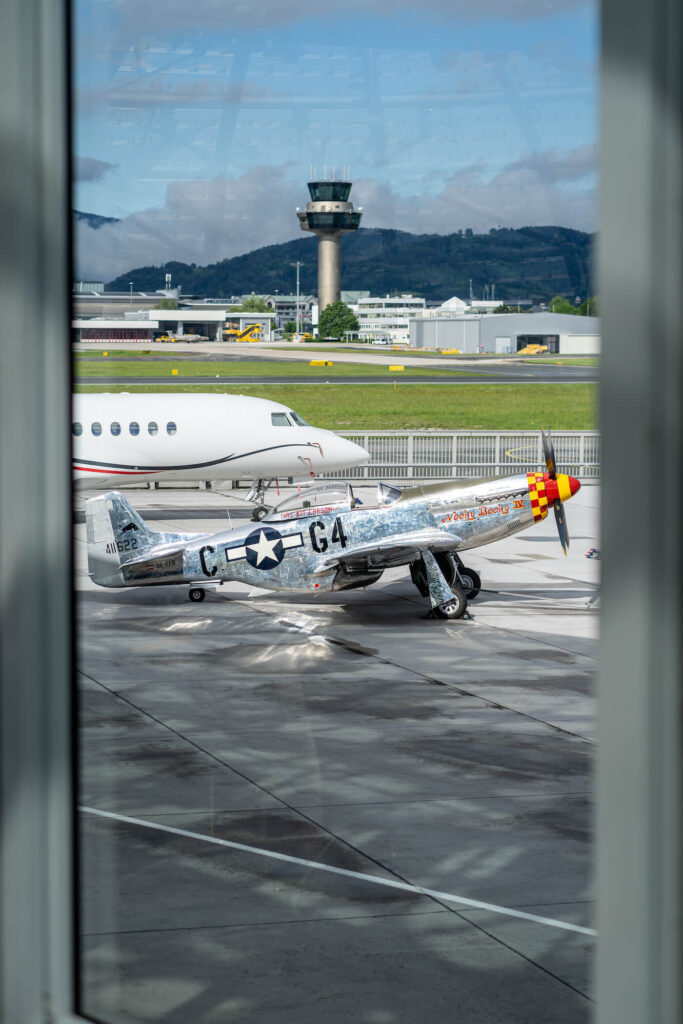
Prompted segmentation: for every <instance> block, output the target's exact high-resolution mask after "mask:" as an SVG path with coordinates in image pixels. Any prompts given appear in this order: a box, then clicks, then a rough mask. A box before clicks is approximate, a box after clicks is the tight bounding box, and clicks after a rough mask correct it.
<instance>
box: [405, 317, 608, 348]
mask: <svg viewBox="0 0 683 1024" xmlns="http://www.w3.org/2000/svg"><path fill="white" fill-rule="evenodd" d="M409 329H410V347H411V348H424V349H430V348H432V349H438V348H457V349H458V350H459V351H460V352H473V353H474V352H497V353H499V354H501V355H503V354H506V353H514V352H519V350H520V349H522V348H524V347H525V346H526V345H530V344H539V345H547V346H548V351H549V352H551V353H555V354H557V355H597V354H599V352H600V319H599V318H598V317H596V316H573V315H572V314H567V313H495V314H490V315H488V316H478V315H476V314H465V315H464V316H463V315H459V316H434V317H429V318H415V319H411V320H410V328H409Z"/></svg>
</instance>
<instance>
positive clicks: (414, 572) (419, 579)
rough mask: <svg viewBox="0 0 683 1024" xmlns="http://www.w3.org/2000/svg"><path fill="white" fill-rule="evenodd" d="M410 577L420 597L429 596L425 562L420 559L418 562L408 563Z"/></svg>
mask: <svg viewBox="0 0 683 1024" xmlns="http://www.w3.org/2000/svg"><path fill="white" fill-rule="evenodd" d="M410 578H411V580H412V581H413V583H414V584H415V586H416V587H417V589H418V590H419V592H420V594H421V595H422V597H428V596H429V582H428V580H427V570H426V569H425V564H424V562H423V561H422V559H420V560H419V561H418V562H411V563H410Z"/></svg>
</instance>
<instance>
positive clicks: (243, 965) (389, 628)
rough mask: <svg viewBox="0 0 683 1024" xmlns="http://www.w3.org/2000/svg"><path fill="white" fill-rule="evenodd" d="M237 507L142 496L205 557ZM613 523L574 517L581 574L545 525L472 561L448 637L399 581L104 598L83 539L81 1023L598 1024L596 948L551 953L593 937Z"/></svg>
mask: <svg viewBox="0 0 683 1024" xmlns="http://www.w3.org/2000/svg"><path fill="white" fill-rule="evenodd" d="M356 490H357V491H358V489H356ZM359 493H360V496H361V497H363V489H361V490H360V492H359ZM243 494H244V492H229V493H228V494H227V495H226V496H223V495H221V494H218V493H216V492H214V491H208V492H205V491H201V492H200V491H196V490H170V489H169V490H158V491H154V490H136V489H131V490H129V491H127V495H128V497H129V498H130V500H131V501H132V502H133V504H134V505H136V507H138V508H139V510H140V512H141V514H142V515H143V516H148V517H149V518H150V519H152V518H153V519H154V522H155V526H156V525H158V524H160V523H162V522H167V523H168V524H169V526H170V527H171V528H177V529H180V530H188V531H192V530H196V531H197V532H213V531H215V530H219V529H221V528H224V527H226V526H229V525H230V522H229V520H228V516H227V515H226V509H228V508H229V509H230V521H231V522H232V524H233V525H236V524H237V522H239V521H242V520H243V519H245V518H247V514H248V513H247V506H246V505H245V504H244V502H243V501H242V500H241V495H243ZM87 496H88V493H87V492H85V493H83V492H81V493H80V494H78V495H77V501H78V503H79V507H81V508H82V502H83V500H84V498H85V497H87ZM598 503H599V489H598V487H597V486H595V485H588V486H584V487H583V488H582V490H581V491H580V492H579V493H578V495H576V496H575V497H574V498H573V499H572V501H571V503H570V504H569V505H568V506H567V519H568V525H569V530H570V534H571V537H572V547H571V550H570V554H569V557H568V558H566V559H565V558H564V557H563V556H562V552H561V549H560V547H559V543H558V541H557V537H556V533H555V525H554V521H553V518H552V516H550V517H549V518H548V519H547V520H545V521H544V522H543V523H541V524H538V525H536V526H534V527H532V528H531V529H529V530H527V531H526V532H525V533H523V534H521V535H519V536H517V537H514V538H509V539H507V540H505V541H502V542H499V543H497V544H493V545H490V546H488V547H483V548H480V549H477V550H476V551H473V552H471V553H468V554H467V563H468V564H471V565H472V566H473V567H474V568H476V569H477V570H478V571H479V572H480V573H481V575H482V578H483V587H484V589H483V591H482V594H481V595H480V597H479V598H478V599H477V600H476V601H475V602H473V603H472V604H471V606H470V611H471V613H472V618H471V619H468V620H461V621H458V622H451V623H444V622H442V621H436V620H432V619H426V618H424V617H423V616H424V614H425V612H426V611H427V602H426V601H425V600H424V599H422V598H421V597H420V596H419V594H418V593H417V591H416V590H415V589H414V587H413V586H412V585H411V584H410V582H409V579H408V578H407V574H406V572H405V571H404V570H393V571H391V572H387V573H385V575H384V576H383V577H382V579H381V580H380V582H379V583H378V584H376V585H375V586H374V587H371V588H368V589H367V590H358V591H349V592H346V593H339V594H331V595H323V596H321V597H318V598H315V597H312V596H297V595H294V596H293V595H287V594H276V593H269V592H267V591H256V590H250V589H249V588H248V587H246V586H244V585H241V584H226V585H224V586H223V587H219V588H216V589H215V591H213V592H211V593H209V594H208V596H207V599H206V600H205V601H204V602H203V603H201V604H191V603H190V602H189V601H188V600H187V588H186V587H178V588H170V587H159V588H155V589H141V588H138V589H131V590H127V591H107V590H103V589H101V588H98V587H95V586H94V585H93V584H92V583H91V582H90V580H89V579H88V576H87V569H86V563H85V527H84V525H82V523H79V522H78V520H79V519H80V518H82V517H81V516H78V515H77V516H76V523H77V525H76V526H75V536H76V592H77V616H78V631H77V639H78V669H79V671H78V680H79V694H80V716H79V717H80V749H81V754H80V783H79V791H80V792H79V802H80V803H81V805H84V806H85V807H87V808H89V810H88V811H87V812H83V813H82V814H81V815H80V825H81V833H80V834H81V868H82V879H83V881H82V886H81V892H80V897H81V949H82V956H83V960H82V966H83V972H82V979H83V985H84V998H83V1009H84V1011H85V1012H86V1013H87V1014H88V1015H91V1016H93V1017H96V1018H99V1019H101V1020H107V1021H108V1022H126V1024H130V1022H131V1021H133V1020H137V1019H139V1018H138V1017H137V1016H136V1015H135V1010H134V1008H135V1007H137V1006H139V1005H144V1007H145V1017H144V1019H145V1020H146V1021H164V1022H165V1024H166V1022H170V1024H180V1022H182V1024H186V1022H187V1021H193V1022H197V1024H219V1022H220V1024H231V1022H235V1024H238V1022H239V1024H241V1022H243V1021H245V1020H249V1021H250V1022H254V1024H281V1022H282V1020H283V1019H288V1020H300V1021H311V1022H312V1021H322V1020H324V1021H325V1022H326V1024H342V1022H343V1024H347V1022H348V1021H351V1020H353V1021H356V1022H362V1024H414V1022H416V1021H420V1022H421V1024H437V1022H438V1024H441V1022H445V1021H450V1020H453V1019H458V1020H462V1021H467V1022H468V1024H493V1022H497V1021H501V1022H502V1021H505V1022H506V1024H522V1022H525V1024H526V1022H534V1024H535V1022H537V1021H538V1022H540V1021H543V1024H565V1022H566V1024H569V1022H571V1024H577V1022H581V1021H588V1019H589V1017H590V1008H591V999H590V985H591V983H590V977H591V954H592V939H591V937H590V935H587V934H584V933H583V932H581V931H568V930H565V929H564V928H563V927H561V926H562V925H565V924H568V925H570V926H575V927H577V928H579V929H580V928H588V929H590V928H591V924H592V902H591V900H592V888H591V796H592V765H593V744H594V739H595V706H594V697H593V676H594V671H595V666H596V653H597V652H596V647H597V625H598V613H597V608H596V603H595V601H594V598H595V596H596V594H597V585H598V570H599V562H596V561H593V560H590V559H586V558H585V557H584V556H585V553H586V551H587V550H588V549H589V548H591V547H597V546H599V545H598V538H597V516H598ZM94 812H107V813H108V814H110V815H113V817H102V816H101V815H100V814H99V813H94ZM130 819H134V820H133V821H131V820H130ZM169 829H170V831H169ZM221 841H222V842H221ZM223 844H224V845H223ZM273 854H275V855H277V857H278V858H280V859H273V857H272V855H273ZM328 868H331V869H332V870H331V871H329V870H325V869H328ZM335 869H340V871H341V873H337V871H336V870H335ZM368 876H370V879H369V880H368ZM385 882H388V883H401V884H402V886H403V887H402V888H392V887H390V886H388V885H386V884H383V883H385ZM419 888H421V889H428V890H430V893H429V894H425V893H424V892H423V891H417V889H419ZM450 897H455V900H454V899H451V898H450ZM458 898H463V899H466V900H468V899H469V900H472V901H478V902H479V903H485V904H488V905H489V906H488V907H487V908H482V907H472V906H467V905H465V904H463V903H459V902H457V899H458ZM505 910H508V911H512V913H513V915H515V914H517V915H520V916H509V915H507V914H505V913H504V912H503V911H505ZM523 915H531V916H532V919H527V918H526V917H525V916H523ZM537 919H543V921H539V920H537Z"/></svg>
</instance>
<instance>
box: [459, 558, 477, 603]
mask: <svg viewBox="0 0 683 1024" xmlns="http://www.w3.org/2000/svg"><path fill="white" fill-rule="evenodd" d="M459 584H460V587H461V588H462V590H463V591H464V592H465V597H466V598H467V600H468V601H474V599H475V597H477V595H478V594H479V591H480V590H481V577H480V576H479V573H478V572H475V571H474V569H470V568H469V567H468V566H466V565H463V566H461V568H460V581H459Z"/></svg>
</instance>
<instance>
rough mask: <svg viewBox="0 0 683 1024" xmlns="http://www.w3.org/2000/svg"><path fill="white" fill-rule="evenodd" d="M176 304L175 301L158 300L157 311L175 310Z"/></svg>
mask: <svg viewBox="0 0 683 1024" xmlns="http://www.w3.org/2000/svg"><path fill="white" fill-rule="evenodd" d="M177 308H178V303H177V302H176V300H175V299H159V301H158V302H157V309H177Z"/></svg>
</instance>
